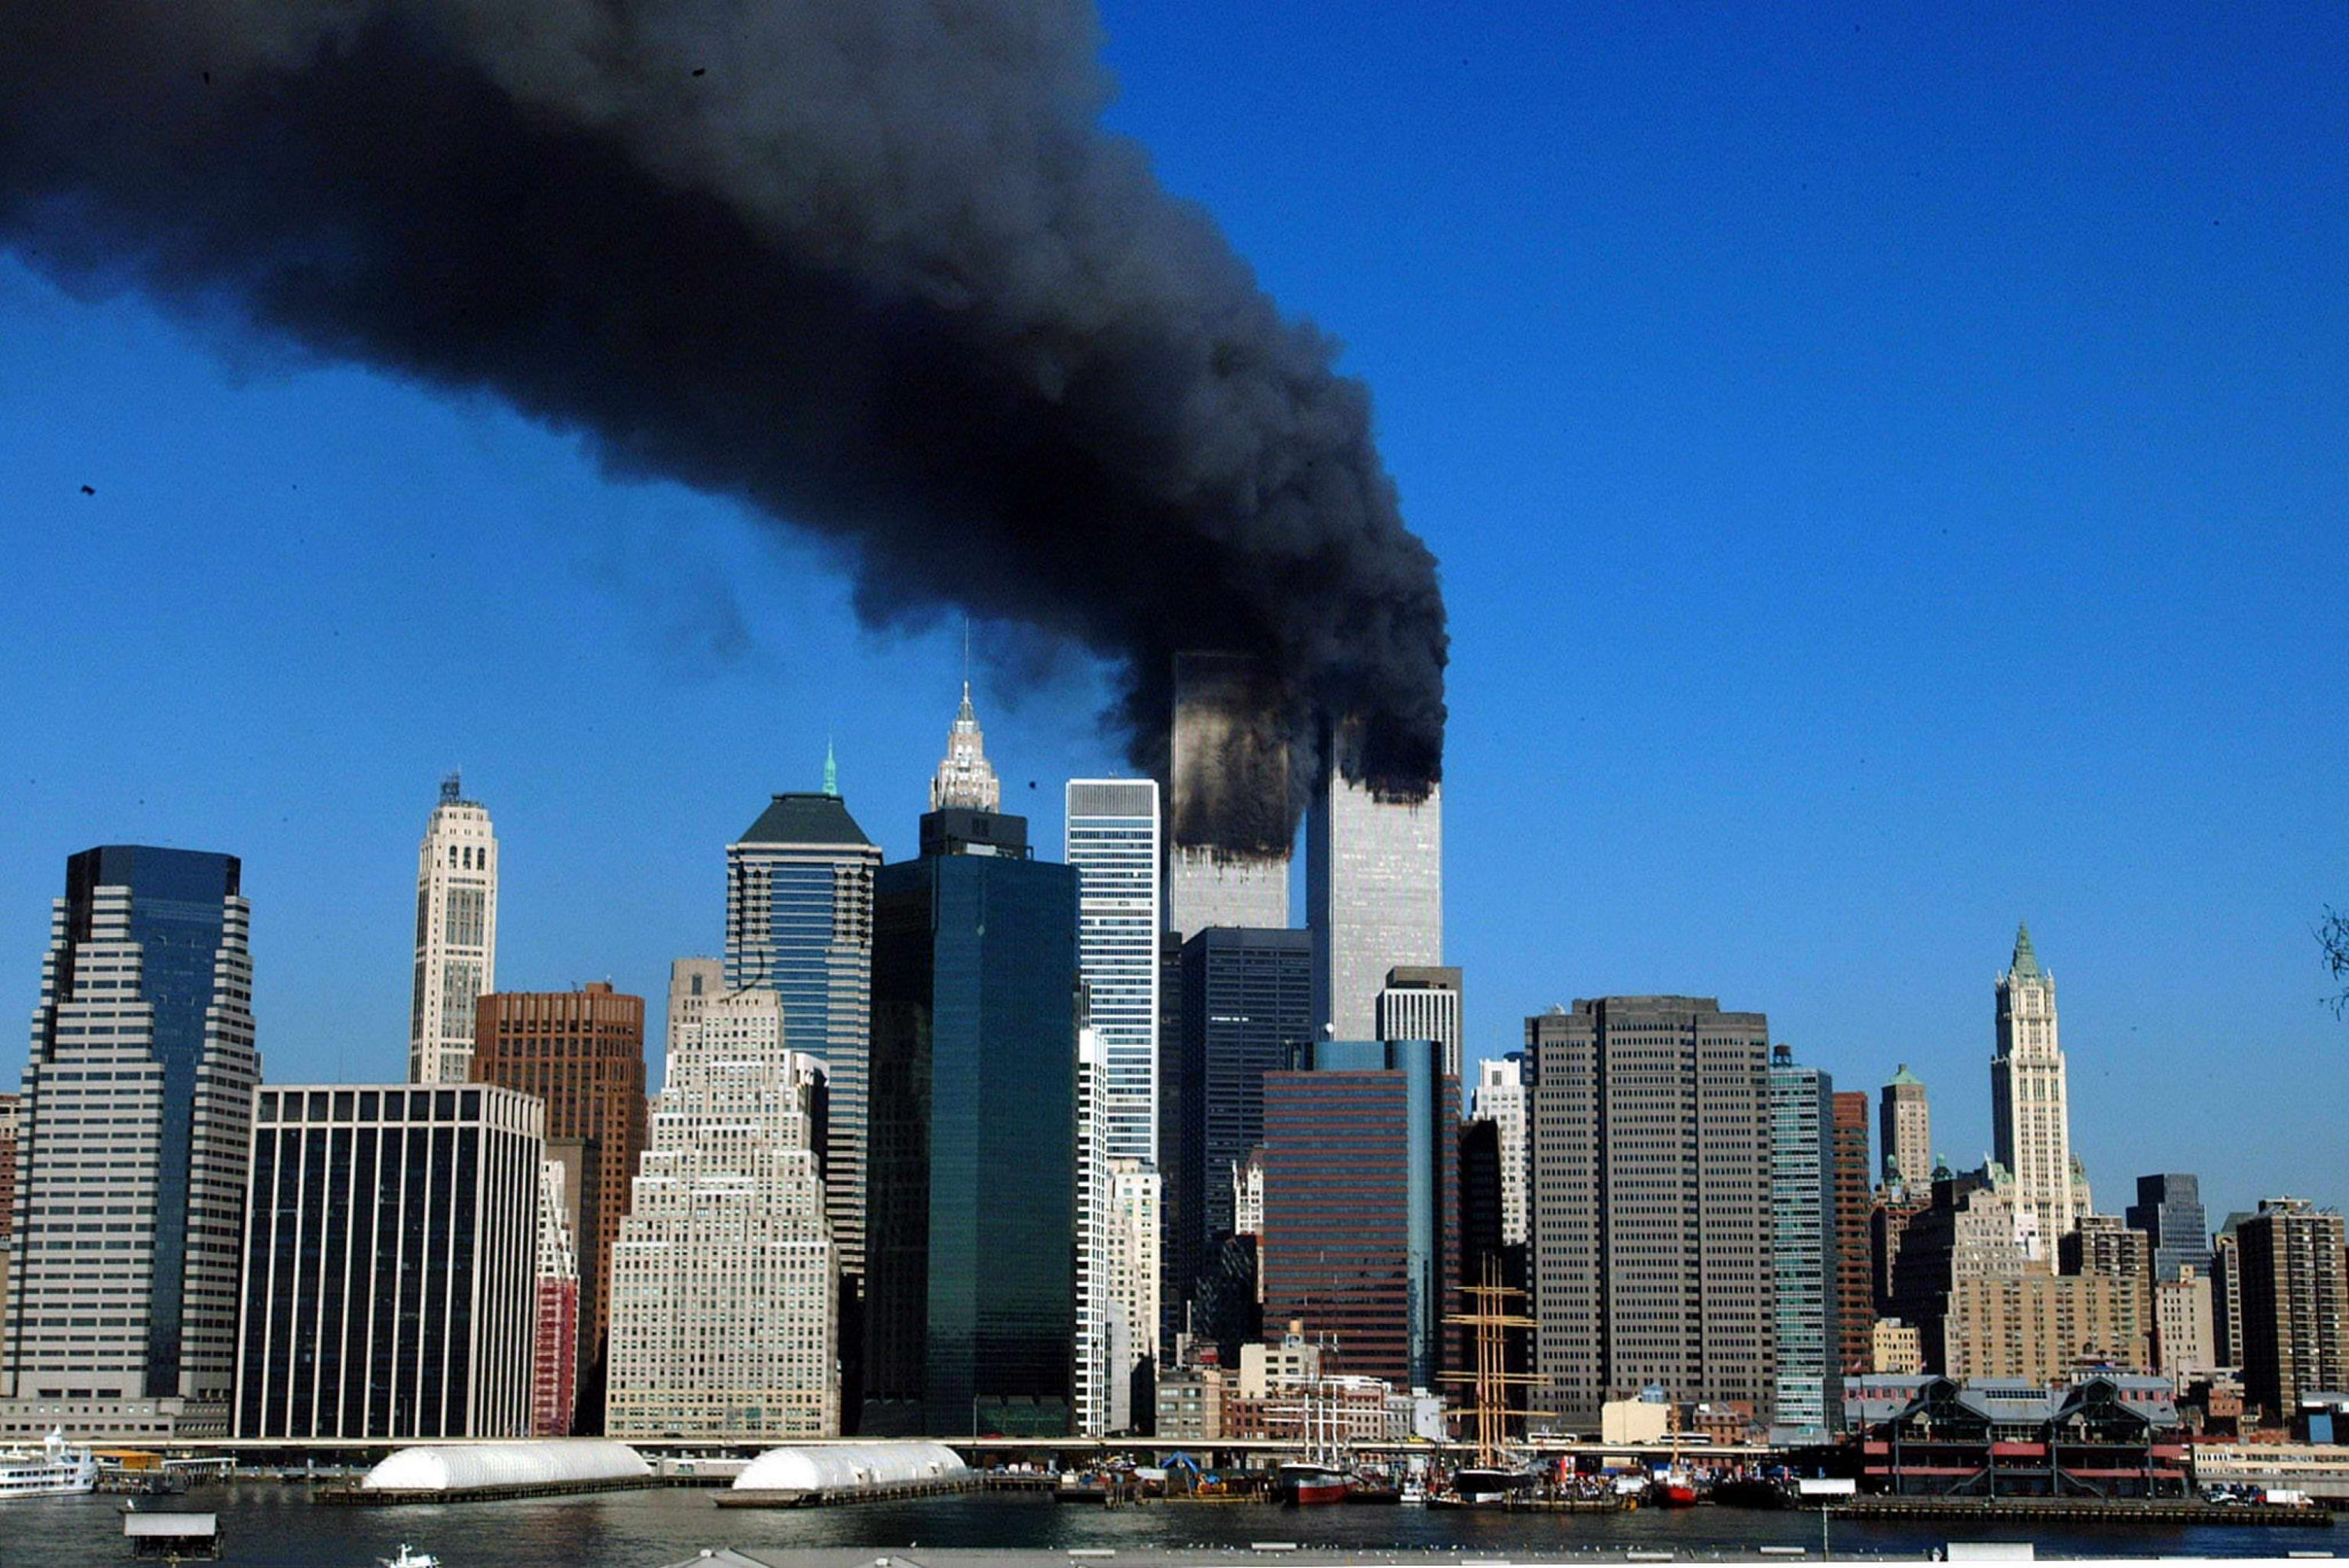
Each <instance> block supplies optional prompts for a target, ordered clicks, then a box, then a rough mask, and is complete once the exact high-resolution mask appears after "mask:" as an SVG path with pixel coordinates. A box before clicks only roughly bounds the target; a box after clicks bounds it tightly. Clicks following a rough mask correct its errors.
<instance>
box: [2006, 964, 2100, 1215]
mask: <svg viewBox="0 0 2349 1568" xmlns="http://www.w3.org/2000/svg"><path fill="white" fill-rule="evenodd" d="M1990 1088H1991V1131H1992V1140H1993V1147H1994V1148H1995V1149H1996V1150H1997V1153H1998V1162H1999V1163H2000V1164H2001V1165H2002V1166H2004V1167H2006V1169H2007V1170H2008V1171H2011V1172H2013V1176H2014V1191H2015V1204H2016V1207H2017V1208H2018V1209H2019V1210H2020V1211H2021V1212H2023V1214H2024V1215H2025V1216H2027V1222H2028V1223H2030V1224H2032V1225H2034V1226H2035V1227H2036V1237H2035V1240H2034V1239H2030V1238H2026V1243H2025V1244H2026V1247H2027V1248H2029V1249H2030V1250H2031V1251H2032V1252H2033V1255H2034V1256H2039V1257H2046V1258H2053V1257H2054V1255H2055V1247H2056V1243H2059V1242H2061V1241H2062V1240H2063V1239H2064V1236H2065V1235H2067V1234H2069V1233H2071V1230H2072V1227H2073V1225H2074V1223H2075V1217H2076V1211H2075V1202H2076V1201H2077V1199H2078V1197H2079V1193H2078V1191H2077V1188H2076V1185H2075V1183H2076V1181H2077V1179H2078V1172H2077V1169H2076V1167H2075V1163H2074V1161H2073V1159H2072V1111H2071V1090H2070V1088H2069V1086H2068V1084H2067V1082H2066V1079H2065V1076H2064V1052H2063V1050H2062V1049H2061V1047H2059V1046H2058V1044H2057V1042H2056V1034H2055V976H2054V975H2051V974H2049V973H2048V972H2047V971H2046V970H2044V969H2043V968H2041V967H2040V966H2039V955H2038V954H2035V953H2033V951H2032V948H2031V928H2030V927H2029V926H2027V925H2025V926H2018V927H2017V928H2016V929H2015V933H2014V958H2013V963H2012V964H2010V965H2008V967H2007V970H2006V973H2004V974H2003V975H2000V976H1999V977H1998V1054H1997V1056H1995V1057H1992V1060H1991V1064H1990Z"/></svg>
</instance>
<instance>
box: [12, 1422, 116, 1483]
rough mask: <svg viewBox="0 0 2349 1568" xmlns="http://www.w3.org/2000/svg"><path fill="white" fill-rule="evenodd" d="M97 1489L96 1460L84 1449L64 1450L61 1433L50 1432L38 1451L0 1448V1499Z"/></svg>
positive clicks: (64, 1442) (63, 1435)
mask: <svg viewBox="0 0 2349 1568" xmlns="http://www.w3.org/2000/svg"><path fill="white" fill-rule="evenodd" d="M97 1490H98V1460H97V1458H96V1457H95V1456H94V1455H92V1454H91V1453H90V1451H89V1450H88V1449H86V1448H85V1449H69V1448H67V1446H66V1435H65V1433H64V1432H63V1431H62V1430H57V1431H52V1432H51V1433H50V1434H49V1435H48V1438H47V1440H46V1441H44V1442H43V1443H42V1444H41V1446H40V1447H39V1448H37V1449H0V1500H5V1499H8V1498H12V1497H64V1496H69V1495H71V1494H73V1493H76V1492H85V1491H97Z"/></svg>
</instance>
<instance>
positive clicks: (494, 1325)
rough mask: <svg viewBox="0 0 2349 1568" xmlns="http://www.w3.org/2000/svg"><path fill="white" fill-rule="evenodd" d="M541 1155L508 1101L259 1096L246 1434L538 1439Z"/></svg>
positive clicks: (406, 1095)
mask: <svg viewBox="0 0 2349 1568" xmlns="http://www.w3.org/2000/svg"><path fill="white" fill-rule="evenodd" d="M545 1153H546V1134H545V1111H544V1108H543V1106H542V1105H541V1104H540V1103H539V1101H538V1100H537V1099H535V1098H533V1097H532V1096H530V1095H527V1094H522V1093H518V1092H516V1091H514V1090H512V1089H505V1088H495V1087H493V1086H490V1085H485V1084H466V1085H454V1084H438V1085H430V1086H409V1085H402V1084H315V1085H295V1084H288V1085H273V1086H270V1087H268V1088H263V1089H262V1090H261V1091H260V1093H259V1095H258V1097H257V1109H256V1111H255V1114H254V1122H253V1147H252V1191H251V1200H250V1202H248V1204H247V1205H246V1212H245V1223H244V1227H243V1243H244V1260H243V1261H244V1269H243V1275H244V1280H243V1311H242V1314H241V1315H240V1323H239V1328H238V1346H237V1357H236V1424H235V1435H236V1436H237V1437H239V1438H387V1439H411V1438H413V1439H425V1438H519V1437H526V1436H528V1435H529V1434H530V1432H531V1429H532V1381H533V1359H534V1357H533V1349H534V1346H535V1342H536V1337H537V1324H538V1292H537V1288H536V1286H537V1278H538V1255H539V1231H540V1224H541V1216H540V1203H539V1182H540V1180H541V1175H542V1171H541V1167H542V1163H543V1161H544V1158H545Z"/></svg>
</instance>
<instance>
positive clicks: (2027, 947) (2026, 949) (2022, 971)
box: [2012, 923, 2045, 976]
mask: <svg viewBox="0 0 2349 1568" xmlns="http://www.w3.org/2000/svg"><path fill="white" fill-rule="evenodd" d="M2012 967H2013V970H2014V972H2015V973H2016V974H2017V975H2033V976H2036V975H2042V974H2044V973H2045V971H2044V970H2043V969H2041V968H2040V967H2039V954H2036V953H2033V951H2032V950H2031V927H2029V926H2028V925H2024V924H2023V923H2016V925H2015V928H2014V963H2013V966H2012Z"/></svg>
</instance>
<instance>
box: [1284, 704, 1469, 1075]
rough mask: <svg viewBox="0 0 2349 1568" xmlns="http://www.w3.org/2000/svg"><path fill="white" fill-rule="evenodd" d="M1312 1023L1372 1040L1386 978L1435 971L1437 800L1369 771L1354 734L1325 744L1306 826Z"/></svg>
mask: <svg viewBox="0 0 2349 1568" xmlns="http://www.w3.org/2000/svg"><path fill="white" fill-rule="evenodd" d="M1305 895H1306V903H1307V905H1308V908H1309V918H1308V921H1307V923H1308V924H1309V925H1310V926H1311V927H1312V930H1313V958H1314V963H1313V1016H1314V1022H1315V1024H1316V1025H1317V1026H1319V1028H1320V1030H1321V1031H1322V1032H1323V1033H1325V1034H1330V1035H1334V1036H1335V1037H1337V1038H1339V1039H1348V1040H1353V1039H1364V1038H1371V1037H1375V1036H1376V1034H1377V1029H1378V1021H1377V1018H1376V1016H1375V1013H1376V1004H1377V1000H1378V995H1379V991H1380V988H1381V985H1383V984H1384V983H1385V980H1386V976H1387V972H1388V971H1389V970H1391V969H1395V968H1398V967H1402V966H1413V967H1428V968H1433V967H1438V966H1441V965H1443V963H1444V791H1443V788H1442V786H1441V785H1438V784H1435V783H1433V782H1430V783H1427V784H1425V785H1424V786H1423V788H1422V789H1417V790H1413V789H1402V788H1399V787H1395V786H1392V785H1390V784H1388V783H1386V782H1383V781H1381V779H1380V778H1379V777H1378V776H1377V775H1376V774H1374V773H1371V772H1370V771H1369V770H1368V769H1367V768H1366V767H1365V766H1364V758H1363V734H1362V729H1361V726H1360V725H1357V724H1350V723H1349V724H1340V725H1338V726H1335V727H1332V729H1331V731H1330V743H1329V758H1328V759H1327V761H1326V764H1325V767H1324V769H1323V777H1322V780H1321V784H1320V787H1319V789H1317V790H1316V791H1315V792H1314V796H1313V805H1312V810H1311V814H1310V816H1309V819H1308V821H1307V826H1306V852H1305Z"/></svg>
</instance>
